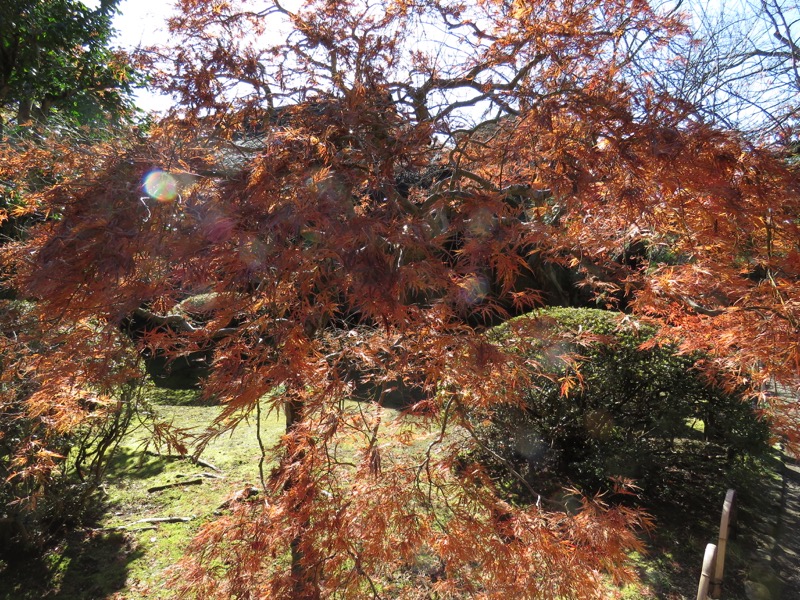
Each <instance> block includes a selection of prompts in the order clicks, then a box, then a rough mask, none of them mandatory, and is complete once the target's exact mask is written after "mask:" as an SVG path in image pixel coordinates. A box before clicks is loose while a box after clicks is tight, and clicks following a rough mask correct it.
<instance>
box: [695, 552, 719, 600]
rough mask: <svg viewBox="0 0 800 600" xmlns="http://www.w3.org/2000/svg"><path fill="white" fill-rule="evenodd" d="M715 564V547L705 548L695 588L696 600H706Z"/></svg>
mask: <svg viewBox="0 0 800 600" xmlns="http://www.w3.org/2000/svg"><path fill="white" fill-rule="evenodd" d="M716 562H717V547H716V546H715V545H714V544H708V545H707V546H706V553H705V555H704V556H703V571H702V572H701V573H700V584H699V585H698V586H697V600H707V598H708V586H709V585H710V583H711V577H712V575H713V574H714V565H715V564H716Z"/></svg>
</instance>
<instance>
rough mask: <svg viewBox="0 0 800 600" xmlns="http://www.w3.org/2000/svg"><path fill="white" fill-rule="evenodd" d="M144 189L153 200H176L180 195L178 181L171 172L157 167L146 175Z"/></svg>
mask: <svg viewBox="0 0 800 600" xmlns="http://www.w3.org/2000/svg"><path fill="white" fill-rule="evenodd" d="M142 189H144V192H145V194H147V195H148V196H150V197H151V198H152V199H153V200H163V201H169V200H174V199H175V198H176V197H177V196H178V181H177V180H176V179H175V178H174V177H173V176H172V175H170V174H169V173H167V172H165V171H162V170H160V169H156V170H155V171H150V173H148V174H147V176H145V178H144V183H143V184H142Z"/></svg>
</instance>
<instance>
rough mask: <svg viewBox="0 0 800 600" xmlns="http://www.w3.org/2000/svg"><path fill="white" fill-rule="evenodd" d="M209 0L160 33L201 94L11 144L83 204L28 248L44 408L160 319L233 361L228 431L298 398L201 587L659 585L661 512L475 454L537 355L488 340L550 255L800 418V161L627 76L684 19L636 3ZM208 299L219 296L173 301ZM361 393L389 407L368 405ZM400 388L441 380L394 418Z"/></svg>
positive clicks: (166, 331)
mask: <svg viewBox="0 0 800 600" xmlns="http://www.w3.org/2000/svg"><path fill="white" fill-rule="evenodd" d="M180 7H181V11H182V12H181V14H180V15H179V16H177V17H175V18H174V19H173V20H172V22H171V29H172V32H173V34H174V35H175V36H176V38H177V42H176V45H175V47H174V48H172V49H162V50H160V51H158V52H157V53H156V54H154V57H153V61H154V68H157V71H154V75H153V76H154V81H156V82H160V84H161V85H162V86H163V87H164V89H166V90H169V91H170V92H172V93H174V94H176V95H177V96H178V98H179V104H178V105H177V106H176V107H175V108H174V110H173V111H172V113H171V114H170V115H168V116H167V117H166V118H165V120H164V121H163V122H161V123H160V124H159V125H158V126H157V127H155V128H154V129H153V130H152V131H151V132H150V133H149V136H148V137H146V138H143V137H136V136H131V137H129V138H127V139H117V140H112V141H108V142H104V143H98V144H96V145H94V146H93V147H92V148H91V150H90V151H83V150H80V151H79V150H75V149H73V148H68V147H64V146H60V145H58V143H57V142H56V141H54V142H53V144H51V145H50V146H48V147H47V148H44V149H43V148H42V147H41V146H36V147H31V149H30V150H28V151H19V152H16V153H14V154H10V153H7V154H6V155H5V156H4V157H3V158H4V161H3V162H2V163H0V177H2V178H3V179H8V180H13V179H14V178H15V177H18V174H19V173H20V172H21V171H22V170H25V169H29V168H31V166H32V165H36V164H37V161H41V160H45V159H46V156H45V155H48V156H53V155H57V156H59V163H58V164H59V177H58V179H57V180H56V182H55V183H54V184H53V185H52V186H50V187H47V188H46V189H43V190H40V191H38V192H37V193H36V194H31V195H29V196H27V197H26V198H25V199H24V201H25V206H24V207H23V208H21V209H20V210H21V211H22V212H24V210H26V208H25V207H27V209H28V210H37V211H42V213H43V214H49V215H54V216H57V218H51V219H48V220H47V221H45V222H43V223H41V224H40V225H39V226H37V227H36V228H35V229H33V230H32V231H31V232H30V235H29V238H28V239H27V240H26V241H25V242H24V243H23V242H20V243H17V244H14V245H9V246H6V247H5V248H4V249H3V263H2V264H3V269H4V271H3V272H4V276H5V277H6V281H7V282H8V284H9V285H13V287H14V288H15V289H16V290H17V293H18V294H20V295H21V296H23V297H25V298H30V299H34V300H35V301H36V305H35V308H34V309H33V310H34V311H35V314H36V315H37V318H38V322H39V323H40V325H41V327H42V329H43V331H42V332H40V334H39V335H43V336H45V338H46V339H47V341H48V344H47V347H48V348H52V352H50V353H48V354H46V355H42V354H41V353H39V352H38V351H37V348H40V347H41V345H40V344H37V345H35V346H34V345H33V344H30V345H28V346H26V345H25V343H26V342H25V340H22V339H20V338H18V337H14V336H13V335H11V333H8V334H6V337H5V340H6V343H7V344H17V346H15V348H16V349H17V350H18V353H17V355H16V357H15V358H14V360H13V362H12V363H10V364H13V365H14V367H15V369H16V370H15V372H21V371H22V370H27V372H32V368H33V367H32V366H31V365H33V364H35V365H36V369H35V378H36V386H35V387H34V389H33V390H32V391H30V392H29V393H28V394H27V396H26V397H25V400H24V406H25V407H26V410H30V411H38V413H37V414H40V415H47V418H48V420H49V423H50V424H51V425H54V427H55V430H57V431H65V430H69V429H70V428H72V427H77V426H79V425H80V422H81V419H83V418H88V415H89V414H90V409H89V408H87V405H86V402H85V401H84V399H83V394H85V390H87V389H92V388H93V387H96V386H98V385H100V384H101V383H104V382H107V380H108V377H109V374H113V375H114V376H115V377H120V378H121V379H122V378H123V375H124V377H129V376H130V372H129V371H127V370H125V371H124V372H120V370H119V369H117V368H116V366H117V365H119V364H120V363H121V361H122V357H126V356H129V350H130V345H131V344H135V347H136V348H137V349H138V350H139V351H140V352H142V353H148V354H150V355H158V356H162V357H164V358H166V359H167V360H177V359H180V358H182V357H186V356H188V355H192V354H193V353H198V352H204V353H208V355H209V356H211V359H210V360H211V363H210V368H209V370H208V375H207V377H205V378H204V379H203V380H202V382H201V386H202V390H203V393H204V394H205V395H206V396H207V397H209V398H213V399H216V400H217V401H219V402H220V403H221V404H222V407H223V408H222V410H221V413H220V416H219V418H218V419H217V421H216V422H215V423H213V424H210V426H209V429H208V431H207V432H205V433H203V434H202V435H201V437H200V439H199V441H200V443H201V447H202V442H203V440H205V439H209V438H210V437H212V436H214V435H219V434H220V433H222V432H225V431H228V430H230V429H232V428H234V427H235V426H236V423H237V422H239V421H240V420H241V419H243V418H245V417H247V416H249V415H252V414H253V413H255V412H257V411H277V410H282V411H285V413H286V422H287V427H286V435H285V436H284V437H283V438H282V440H281V442H280V444H279V445H278V447H276V448H275V449H274V458H275V465H276V466H275V468H274V469H273V470H272V471H271V472H270V473H266V474H265V478H264V481H263V482H262V483H263V485H264V488H265V500H264V501H260V502H258V503H248V504H247V505H246V506H242V507H240V508H239V509H237V510H236V511H234V513H233V514H232V515H230V516H225V517H221V518H220V519H218V520H216V521H213V522H211V523H209V525H208V526H207V527H206V528H204V530H203V531H202V532H201V533H200V535H199V537H198V540H197V542H196V546H195V549H194V553H193V554H192V555H191V556H190V557H188V558H187V559H185V562H184V564H183V570H182V576H181V581H178V582H177V585H178V587H179V588H181V589H182V590H183V592H185V593H186V594H187V595H196V596H203V595H205V596H216V597H221V598H228V597H232V596H237V597H241V598H251V597H263V596H265V595H271V596H275V597H282V598H317V597H322V596H333V595H337V596H342V597H363V596H365V595H367V596H369V595H372V596H374V597H381V595H382V592H381V591H380V590H381V589H390V590H394V591H393V592H392V593H391V594H390V593H389V592H388V591H387V592H386V594H387V595H392V597H402V596H403V594H406V595H408V596H409V597H411V596H413V594H414V593H416V592H415V591H414V590H409V589H405V588H402V586H395V587H392V586H393V585H395V584H394V583H392V582H393V577H394V576H395V574H396V573H397V572H398V570H400V569H402V568H403V567H404V566H405V567H408V565H411V564H414V562H415V561H416V560H419V559H420V557H426V559H429V560H431V561H434V562H435V563H436V564H437V565H438V567H437V573H438V575H437V577H435V578H432V580H431V581H430V582H429V584H430V590H431V591H433V592H435V593H437V594H439V595H440V597H458V596H459V594H462V595H463V594H472V595H475V596H478V597H497V598H507V597H520V598H523V597H530V598H545V597H553V598H556V597H587V598H588V597H593V596H594V595H596V593H597V591H598V590H599V589H601V586H602V585H603V576H602V574H603V573H610V574H611V575H613V576H614V577H615V578H621V579H624V578H625V577H630V576H631V573H630V572H629V571H628V570H627V569H626V568H625V566H624V565H625V552H626V551H628V550H630V549H632V548H636V547H638V544H639V542H638V540H637V537H636V535H635V532H636V530H637V528H639V527H644V526H647V525H648V519H647V518H646V516H645V515H643V514H641V513H639V512H637V511H635V510H632V509H630V508H627V507H625V506H624V505H617V506H609V505H607V504H605V503H604V502H603V499H602V498H599V497H592V496H591V495H589V496H587V497H583V498H582V499H581V500H580V501H579V505H580V510H578V511H577V512H570V511H567V510H550V509H549V508H547V509H546V508H545V507H539V506H536V505H512V504H510V503H508V502H505V501H504V500H503V499H502V498H501V497H500V496H499V494H498V493H497V490H496V489H495V486H494V484H493V482H492V481H491V479H490V478H489V477H488V476H487V474H486V471H485V469H483V468H482V467H481V465H479V464H477V463H470V462H467V463H466V464H465V463H464V461H463V460H461V459H460V458H459V457H462V456H463V450H464V449H465V448H468V447H469V446H470V445H471V444H473V443H475V436H474V431H473V428H472V426H471V421H470V411H471V410H473V409H475V408H480V409H483V410H487V409H488V410H491V408H492V407H496V406H504V405H506V406H507V405H512V406H513V405H519V406H521V405H522V403H523V402H524V398H523V397H522V390H523V389H527V384H529V383H531V381H532V377H534V378H535V376H536V374H537V366H536V365H535V364H532V363H531V361H530V360H529V359H528V358H526V354H525V353H519V352H511V351H509V348H507V347H506V345H505V344H503V343H499V342H497V341H493V340H492V339H491V338H490V337H487V336H485V335H483V332H484V330H485V329H486V328H487V326H488V325H490V324H493V323H496V322H498V321H500V320H503V319H506V318H507V317H509V316H511V315H513V314H519V313H521V312H523V311H525V310H528V309H530V308H532V307H534V306H536V305H537V304H538V303H540V302H541V300H542V298H543V297H544V295H545V293H544V286H543V284H542V277H547V275H546V274H547V272H548V271H547V268H548V267H549V266H552V265H557V266H560V267H562V268H564V269H568V270H570V271H571V272H572V273H573V274H574V277H575V280H576V281H577V282H579V284H580V285H582V286H584V287H585V288H586V289H587V290H588V291H590V292H591V294H592V297H593V302H594V303H595V304H596V305H598V306H600V307H602V308H604V309H607V310H614V311H618V312H627V313H633V314H637V315H641V316H643V317H647V318H649V319H651V320H652V322H653V323H654V324H655V325H657V326H660V327H661V333H660V336H661V339H664V340H668V341H670V342H674V343H676V344H678V345H680V347H681V348H682V349H683V351H685V352H692V351H703V352H705V353H706V354H707V355H708V357H709V360H708V361H707V365H706V367H707V369H708V373H709V376H714V377H719V378H722V379H723V381H725V382H726V383H727V385H729V386H730V387H731V389H733V388H738V387H740V386H741V385H743V384H744V385H748V386H750V389H751V391H752V394H753V397H754V398H755V399H756V400H757V401H758V402H759V406H760V407H761V409H762V411H763V413H764V414H765V415H766V416H768V417H769V418H770V420H771V423H772V425H773V428H774V431H775V432H776V433H777V434H780V435H782V436H784V437H785V438H786V439H787V440H788V441H789V442H790V443H793V444H796V443H797V441H798V433H799V430H798V421H797V417H798V414H797V408H796V406H795V405H793V404H790V403H782V402H781V401H780V399H778V398H772V397H768V396H767V395H766V394H764V393H763V392H762V386H761V384H762V383H764V382H767V381H773V380H777V381H779V382H781V384H782V385H784V386H789V387H791V388H792V389H795V390H796V389H797V385H798V365H800V346H799V344H800V336H798V319H799V318H800V305H798V298H800V294H798V292H799V291H800V290H798V282H799V281H800V279H798V275H799V273H798V268H800V261H798V257H800V254H799V253H798V251H799V250H800V248H798V240H799V239H800V235H798V234H799V233H800V232H798V225H799V224H800V221H798V218H800V214H799V209H800V203H799V202H798V199H799V197H798V179H797V174H796V172H795V171H794V170H793V168H792V167H791V166H790V165H788V164H787V161H786V160H785V157H783V156H779V155H776V154H775V153H774V152H773V151H771V150H768V149H764V148H759V147H755V146H753V145H752V144H751V143H750V142H748V141H746V140H745V139H744V138H743V137H742V136H741V135H739V134H737V133H736V132H734V131H724V130H720V129H715V128H713V127H712V126H710V125H708V124H707V123H705V122H703V120H702V119H700V118H698V116H697V112H696V111H695V110H694V109H693V108H692V107H691V106H690V105H687V103H686V102H684V101H682V100H678V99H675V98H672V97H671V96H669V95H668V94H667V93H665V92H664V91H663V90H662V89H659V88H658V87H657V86H654V85H650V84H649V82H648V81H647V79H646V78H643V79H640V80H637V81H636V82H633V81H632V80H631V79H629V78H628V77H627V76H626V75H627V74H628V73H629V72H630V70H629V69H628V67H629V65H630V64H631V60H632V56H633V55H632V50H631V48H633V47H635V48H636V53H637V56H643V55H644V54H645V53H648V52H656V51H658V49H659V47H660V45H661V44H664V43H666V42H667V41H669V40H670V39H673V38H674V36H679V35H682V32H683V31H684V26H683V24H682V23H681V22H680V21H679V20H677V19H674V18H671V17H664V16H662V15H660V14H659V13H657V12H656V11H654V10H653V9H652V8H651V7H650V6H649V5H648V4H647V3H646V2H643V1H640V0H575V1H573V0H565V1H563V2H557V3H554V2H549V1H545V0H541V1H540V0H518V1H515V2H508V1H505V0H485V1H482V2H478V3H474V4H473V3H461V2H455V1H453V2H451V1H449V0H421V1H416V0H397V1H387V2H369V1H360V0H354V1H345V0H325V1H317V0H311V1H308V2H303V3H301V4H300V5H299V6H297V7H292V8H291V9H290V8H288V7H287V6H284V5H283V4H282V3H279V2H278V1H275V0H273V1H271V2H267V1H265V2H236V1H230V2H228V1H225V2H223V1H216V0H215V1H211V2H208V1H204V2H201V1H196V0H183V1H182V2H181V3H180ZM636 40H640V41H641V43H638V44H634V43H633V42H635V41H636ZM642 40H644V41H642ZM537 271H538V273H539V276H538V279H537ZM542 273H545V275H544V276H542V275H541V274H542ZM199 294H210V296H207V298H210V299H211V300H212V301H211V302H210V303H209V305H208V309H207V310H206V311H205V312H204V315H203V316H202V318H191V316H187V314H185V313H184V314H179V313H177V312H175V311H174V308H175V307H176V306H177V305H178V304H179V303H181V302H182V301H183V300H185V299H186V298H189V297H193V296H197V295H199ZM136 319H140V320H143V321H144V323H145V324H144V326H143V327H137V328H136V333H135V335H131V336H129V337H126V336H123V335H120V331H125V330H127V331H130V330H131V327H132V323H133V321H135V320H136ZM9 331H13V328H11V329H9ZM526 335H527V336H529V337H531V338H534V337H536V336H538V335H542V332H541V330H540V329H538V328H537V327H536V325H535V320H534V321H531V325H530V329H529V331H527V332H526ZM658 339H659V338H655V340H656V341H653V342H652V343H657V340H658ZM520 343H522V344H524V343H525V342H524V340H523V341H521V342H520ZM20 344H21V346H20ZM541 375H542V376H546V373H544V372H542V373H541ZM561 383H563V382H561ZM364 385H370V386H372V388H373V389H375V390H377V392H376V394H375V398H376V402H372V403H367V404H357V405H352V404H349V403H345V402H343V399H345V398H347V397H349V396H351V395H352V394H353V393H354V391H355V390H356V389H358V388H359V387H362V386H364ZM400 386H407V387H413V388H415V389H416V390H418V392H419V393H420V398H419V399H418V401H416V402H415V403H414V404H413V405H412V406H411V407H410V408H409V409H408V413H409V416H410V417H409V418H410V420H401V421H390V420H388V419H385V418H384V414H383V412H382V408H381V405H382V402H383V401H384V400H385V398H386V396H387V395H388V394H390V393H391V392H392V390H393V389H395V388H397V387H400ZM7 389H8V388H4V391H3V393H6V392H7ZM562 389H563V390H564V393H568V391H569V386H568V385H567V386H564V387H563V388H562ZM53 398H57V399H58V403H53V402H52V399H53ZM161 431H162V433H164V435H167V433H165V432H167V429H166V428H162V429H161ZM174 433H175V434H177V433H178V432H174ZM167 437H170V435H167ZM171 439H177V438H176V437H174V436H171ZM37 443H38V444H43V443H44V442H43V441H42V440H39V441H37ZM398 448H403V452H398V451H397V450H398ZM38 458H41V456H40V455H36V454H35V453H33V454H29V455H24V454H21V455H20V457H19V458H18V463H19V465H21V467H20V468H22V466H25V468H29V469H30V468H33V465H35V464H37V462H36V461H37V460H38ZM42 468H43V469H44V471H43V473H44V472H45V471H46V468H45V467H42ZM45 475H46V473H45ZM45 475H43V477H44V476H45ZM626 485H627V484H626V483H625V482H621V483H620V486H618V491H619V492H620V493H623V492H625V491H626Z"/></svg>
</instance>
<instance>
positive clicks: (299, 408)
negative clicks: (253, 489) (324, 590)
mask: <svg viewBox="0 0 800 600" xmlns="http://www.w3.org/2000/svg"><path fill="white" fill-rule="evenodd" d="M303 408H304V402H303V401H302V400H300V399H297V398H293V399H291V400H290V401H289V402H288V404H287V405H286V433H287V434H288V433H291V432H292V430H293V429H295V427H297V425H299V424H300V423H301V422H302V421H303ZM293 450H294V449H293V448H292V446H290V447H289V448H287V454H288V455H289V456H290V457H292V459H291V460H293V461H295V462H300V461H303V460H304V459H305V456H306V454H305V452H304V451H302V450H301V451H298V452H296V453H295V452H293ZM298 483H299V482H298V480H297V472H296V471H295V472H294V474H293V475H292V476H290V477H289V479H288V480H287V481H286V483H285V484H284V486H283V491H284V492H286V493H288V492H289V491H290V490H291V489H292V488H293V487H295V486H296V485H297V484H298ZM300 504H301V502H296V504H295V505H294V506H292V514H299V513H300V512H302V511H303V506H301V505H300ZM308 526H309V522H308V519H307V518H305V519H303V521H302V522H301V523H300V533H298V534H297V535H296V536H294V537H293V538H292V539H291V541H290V542H289V548H290V550H291V554H292V566H291V575H292V581H293V582H294V583H293V589H292V598H294V599H297V600H318V599H319V598H320V597H321V593H320V589H319V578H318V576H317V573H316V568H313V569H309V568H308V566H307V564H304V562H306V561H305V560H304V559H305V558H306V554H305V552H304V551H303V532H304V531H305V530H306V529H307V528H308Z"/></svg>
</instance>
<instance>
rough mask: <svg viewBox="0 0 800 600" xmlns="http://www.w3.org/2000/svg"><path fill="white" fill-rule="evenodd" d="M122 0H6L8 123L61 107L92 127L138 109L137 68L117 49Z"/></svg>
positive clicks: (2, 12) (0, 33)
mask: <svg viewBox="0 0 800 600" xmlns="http://www.w3.org/2000/svg"><path fill="white" fill-rule="evenodd" d="M117 4H119V0H103V2H101V3H100V5H99V6H98V8H96V9H90V8H87V6H86V5H85V4H84V3H83V2H80V1H76V0H47V1H46V2H40V1H38V0H3V1H2V2H0V20H2V23H3V27H2V29H0V119H2V120H0V124H2V123H3V121H5V122H11V123H15V124H17V125H24V124H26V123H28V122H29V121H30V120H31V119H36V120H40V121H41V120H46V119H47V118H48V116H50V115H51V113H53V112H58V113H59V114H60V115H61V116H62V117H64V118H65V120H67V121H71V122H72V123H83V124H86V123H88V122H91V121H92V120H96V119H101V120H106V119H107V118H108V116H109V114H111V115H116V116H119V115H121V114H123V113H125V112H126V111H129V110H130V105H129V99H128V97H127V96H128V95H129V93H130V90H131V79H132V76H133V72H132V70H131V68H130V64H129V62H128V61H127V60H126V59H125V57H124V56H123V55H122V54H120V53H118V52H117V51H114V50H113V49H112V48H111V46H110V41H111V37H112V35H113V32H114V30H113V28H112V26H111V18H112V16H113V14H114V12H115V11H116V7H117Z"/></svg>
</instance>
